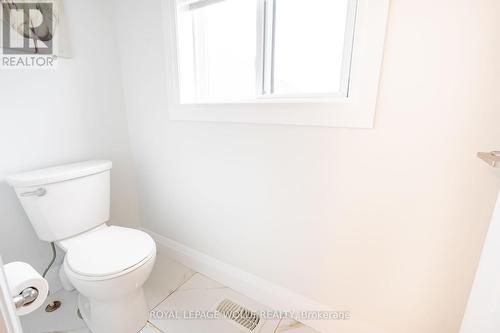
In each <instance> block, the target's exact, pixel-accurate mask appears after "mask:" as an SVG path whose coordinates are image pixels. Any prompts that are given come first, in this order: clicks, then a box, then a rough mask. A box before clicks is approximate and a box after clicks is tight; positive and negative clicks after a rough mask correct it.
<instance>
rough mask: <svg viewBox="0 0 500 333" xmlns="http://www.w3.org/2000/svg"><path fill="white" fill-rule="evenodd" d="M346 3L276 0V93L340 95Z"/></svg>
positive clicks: (274, 91) (339, 0) (313, 0)
mask: <svg viewBox="0 0 500 333" xmlns="http://www.w3.org/2000/svg"><path fill="white" fill-rule="evenodd" d="M347 5H348V1H347V0H307V1H303V0H275V8H276V9H275V18H274V20H275V22H274V26H275V36H274V44H275V47H274V77H273V82H274V85H273V86H274V89H273V93H275V94H286V95H290V94H323V93H339V92H340V89H341V87H340V84H341V79H342V63H343V58H344V44H345V38H344V36H345V33H346V19H347Z"/></svg>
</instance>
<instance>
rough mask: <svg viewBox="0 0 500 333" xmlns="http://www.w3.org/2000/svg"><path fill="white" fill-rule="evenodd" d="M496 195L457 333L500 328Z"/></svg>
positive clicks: (484, 332)
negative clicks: (491, 215)
mask: <svg viewBox="0 0 500 333" xmlns="http://www.w3.org/2000/svg"><path fill="white" fill-rule="evenodd" d="M499 228H500V196H499V197H498V199H497V204H496V207H495V211H494V214H493V217H492V218H491V223H490V227H489V229H488V235H487V237H486V240H485V244H484V247H483V251H482V253H481V260H480V261H479V266H478V269H477V274H476V277H475V278H474V284H473V287H472V290H471V293H470V297H469V301H468V302H467V308H466V312H465V315H464V319H463V322H462V327H461V330H460V333H476V332H481V333H496V332H498V331H499V330H500V316H499V315H500V288H499V283H498V281H500V266H499V265H498V256H499V253H500V230H499Z"/></svg>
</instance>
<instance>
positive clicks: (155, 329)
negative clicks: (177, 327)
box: [139, 323, 162, 333]
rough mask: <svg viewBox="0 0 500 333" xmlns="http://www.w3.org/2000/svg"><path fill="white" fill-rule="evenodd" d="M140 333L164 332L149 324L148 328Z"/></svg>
mask: <svg viewBox="0 0 500 333" xmlns="http://www.w3.org/2000/svg"><path fill="white" fill-rule="evenodd" d="M139 333H162V332H161V331H160V330H159V329H157V328H156V327H154V326H153V325H151V323H147V324H146V327H144V328H143V329H142V330H141V331H140V332H139Z"/></svg>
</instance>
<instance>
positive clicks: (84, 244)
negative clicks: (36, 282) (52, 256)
mask: <svg viewBox="0 0 500 333" xmlns="http://www.w3.org/2000/svg"><path fill="white" fill-rule="evenodd" d="M155 254H156V244H155V242H154V240H153V239H152V238H151V236H149V235H148V234H147V233H145V232H143V231H140V230H136V229H129V228H123V227H116V226H110V227H105V228H102V229H98V230H96V231H94V232H92V233H89V234H87V235H85V237H81V238H79V239H77V240H75V242H74V244H72V245H71V246H70V248H69V249H68V251H67V253H66V258H65V265H66V267H67V268H68V269H69V270H70V271H71V272H72V273H73V274H74V275H76V276H78V278H81V279H85V280H104V279H110V278H114V277H117V276H120V275H123V274H126V273H127V272H130V271H132V270H135V269H136V268H138V267H140V266H142V265H143V264H144V263H145V262H147V261H148V260H150V259H151V258H152V257H154V255H155Z"/></svg>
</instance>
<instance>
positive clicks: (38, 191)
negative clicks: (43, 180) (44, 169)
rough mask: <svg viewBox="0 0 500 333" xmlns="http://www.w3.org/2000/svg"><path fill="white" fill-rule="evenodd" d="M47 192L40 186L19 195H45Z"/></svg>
mask: <svg viewBox="0 0 500 333" xmlns="http://www.w3.org/2000/svg"><path fill="white" fill-rule="evenodd" d="M45 194H47V190H46V189H44V188H43V187H40V188H39V189H37V190H35V191H30V192H23V193H21V194H19V195H20V196H22V197H43V196H44V195H45Z"/></svg>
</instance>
